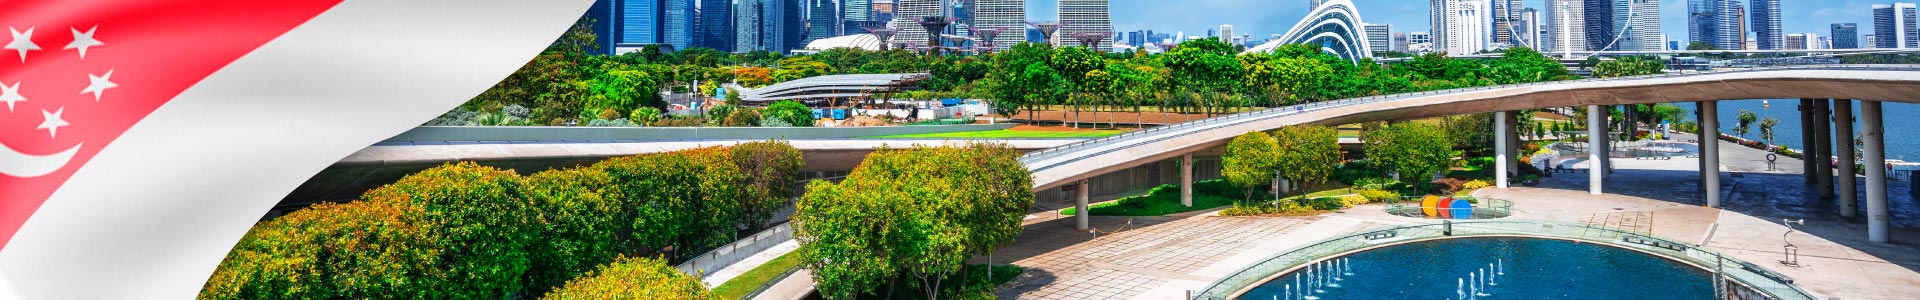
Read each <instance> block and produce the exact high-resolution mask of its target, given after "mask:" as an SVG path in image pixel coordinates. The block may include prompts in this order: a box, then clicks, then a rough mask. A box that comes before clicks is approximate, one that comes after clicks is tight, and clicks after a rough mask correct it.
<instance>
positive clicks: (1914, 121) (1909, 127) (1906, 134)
mask: <svg viewBox="0 0 1920 300" xmlns="http://www.w3.org/2000/svg"><path fill="white" fill-rule="evenodd" d="M1763 101H1764V102H1763ZM1766 104H1771V106H1770V107H1769V105H1766ZM1799 105H1800V100H1799V99H1772V100H1734V101H1720V131H1721V132H1725V133H1727V134H1733V127H1734V126H1736V125H1737V124H1739V123H1738V121H1739V118H1740V110H1747V111H1752V112H1753V113H1754V114H1755V115H1757V116H1758V117H1760V118H1761V119H1765V118H1767V117H1773V118H1775V119H1779V120H1780V124H1779V125H1774V128H1773V130H1774V135H1775V136H1774V137H1773V143H1774V144H1776V145H1785V146H1787V147H1789V148H1794V149H1805V148H1806V147H1802V146H1801V144H1800V111H1799V110H1798V109H1799ZM1680 106H1681V107H1685V108H1687V109H1689V110H1692V109H1695V108H1696V107H1695V106H1694V104H1693V103H1684V104H1680ZM1853 110H1854V116H1855V118H1859V111H1860V102H1859V101H1855V102H1854V105H1853ZM1881 115H1882V116H1883V117H1884V119H1885V126H1886V129H1887V135H1886V136H1887V158H1888V159H1898V160H1905V161H1920V105H1915V104H1906V103H1893V102H1886V104H1884V105H1882V111H1881ZM1759 123H1760V122H1759V121H1755V122H1754V124H1753V125H1752V126H1751V130H1750V131H1748V132H1747V135H1746V138H1749V139H1755V140H1758V139H1760V124H1759ZM1854 125H1855V126H1854V128H1855V130H1854V134H1855V135H1858V134H1859V133H1860V131H1859V130H1858V129H1859V127H1860V126H1859V124H1858V123H1857V122H1856V123H1855V124H1854Z"/></svg>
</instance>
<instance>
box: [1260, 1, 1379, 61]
mask: <svg viewBox="0 0 1920 300" xmlns="http://www.w3.org/2000/svg"><path fill="white" fill-rule="evenodd" d="M1363 24H1366V22H1362V21H1361V20H1360V9H1358V8H1355V7H1354V6H1353V1H1351V0H1331V1H1327V2H1326V3H1323V4H1320V6H1319V7H1315V8H1313V12H1312V13H1308V14H1307V17H1306V18H1304V19H1300V23H1297V24H1294V25H1293V29H1292V30H1288V31H1287V34H1285V35H1281V36H1280V39H1276V40H1272V41H1268V42H1267V43H1266V44H1260V46H1255V47H1253V48H1248V49H1247V52H1273V50H1275V49H1279V48H1280V46H1282V45H1286V44H1309V45H1318V46H1320V50H1321V51H1326V52H1327V53H1332V54H1333V55H1334V56H1339V57H1340V58H1343V59H1346V60H1351V61H1359V60H1360V59H1362V58H1373V52H1372V51H1371V50H1370V49H1372V48H1370V47H1369V45H1368V44H1367V30H1366V27H1363Z"/></svg>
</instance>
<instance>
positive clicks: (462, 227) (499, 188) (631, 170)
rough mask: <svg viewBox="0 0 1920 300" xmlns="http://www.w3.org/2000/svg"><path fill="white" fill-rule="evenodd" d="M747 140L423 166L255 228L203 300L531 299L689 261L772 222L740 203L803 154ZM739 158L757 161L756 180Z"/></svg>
mask: <svg viewBox="0 0 1920 300" xmlns="http://www.w3.org/2000/svg"><path fill="white" fill-rule="evenodd" d="M749 145H751V146H744V147H743V148H748V149H745V150H742V149H730V148H725V147H714V148H701V149H693V150H686V151H680V152H673V153H662V154H649V155H639V156H631V157H622V158H614V159H609V160H607V161H604V162H602V163H599V164H595V165H591V166H585V167H578V168H572V169H564V170H550V171H545V172H541V173H538V174H534V175H532V176H525V177H522V176H519V175H518V174H516V173H514V172H512V171H509V170H501V169H496V168H492V167H485V166H480V165H478V164H475V163H472V162H460V163H450V164H446V165H443V166H440V167H436V168H432V169H428V170H425V171H421V172H418V173H414V174H411V175H407V176H406V177H404V178H402V179H400V180H399V181H397V182H395V183H393V184H389V185H387V186H383V187H380V188H377V189H374V190H372V191H368V192H367V193H366V194H364V195H362V197H361V199H362V200H360V201H353V202H348V203H337V204H336V203H327V204H319V205H315V206H313V207H309V208H307V209H303V210H300V211H296V212H293V213H290V214H288V215H286V216H282V217H280V218H277V219H274V220H270V221H266V222H262V223H260V224H257V225H255V227H254V228H253V229H252V230H251V231H249V232H248V233H247V235H246V236H245V237H243V238H242V239H241V241H240V242H239V243H238V244H236V246H235V247H234V250H233V252H231V253H229V254H228V256H227V258H226V260H225V261H223V262H222V263H221V265H220V268H219V269H217V270H216V271H215V273H214V275H213V276H212V277H211V278H209V279H208V281H207V285H206V287H205V288H204V289H203V290H202V291H201V295H200V298H202V299H501V298H531V297H533V296H537V295H541V294H543V293H544V292H545V291H547V290H549V289H551V288H553V287H554V286H557V285H560V284H561V283H563V282H566V281H567V280H569V279H570V278H573V277H575V276H576V275H579V274H582V273H585V272H588V271H589V270H591V269H592V268H594V267H596V266H600V265H603V264H606V263H608V262H612V261H614V260H615V258H617V257H619V256H621V255H626V256H658V255H661V254H669V253H670V254H673V255H676V256H680V257H691V256H694V255H698V254H700V253H702V252H705V251H707V250H710V249H713V248H714V247H717V246H719V245H722V244H725V243H727V242H731V241H732V237H734V236H737V235H739V234H740V233H741V231H742V230H744V229H743V228H748V227H751V226H749V225H747V224H764V223H765V222H766V220H765V217H758V218H757V219H756V218H741V217H740V216H738V215H737V214H736V213H735V211H737V210H739V208H740V205H742V203H743V202H754V203H774V204H776V205H777V204H779V203H784V202H781V201H784V199H785V198H781V199H780V200H778V201H774V200H769V199H771V198H777V197H789V196H790V195H791V193H792V192H791V188H790V187H792V186H793V185H794V182H793V180H797V178H798V175H797V173H796V172H797V170H798V169H799V167H800V165H801V162H800V156H799V155H798V150H796V149H793V148H792V146H790V145H786V144H785V143H777V142H770V143H749ZM736 152H739V153H748V154H750V155H752V157H753V158H754V159H753V160H752V161H753V162H754V163H753V164H748V165H747V166H746V167H745V169H746V170H752V171H751V172H743V171H742V170H743V167H742V165H741V164H739V163H738V162H736V161H735V160H734V153H736ZM747 173H752V174H760V175H763V176H760V177H754V178H749V177H748V176H746V175H745V174H747ZM750 179H751V180H750ZM755 186H758V187H755ZM767 187H789V188H788V189H786V190H781V189H775V188H767ZM753 191H758V192H753ZM749 193H758V194H756V195H760V196H759V197H762V198H754V197H747V195H748V194H749ZM763 205H764V204H763ZM670 246H671V247H672V248H668V247H670ZM667 249H673V250H674V251H673V252H666V250H667ZM666 261H667V262H670V261H671V258H669V259H668V260H666Z"/></svg>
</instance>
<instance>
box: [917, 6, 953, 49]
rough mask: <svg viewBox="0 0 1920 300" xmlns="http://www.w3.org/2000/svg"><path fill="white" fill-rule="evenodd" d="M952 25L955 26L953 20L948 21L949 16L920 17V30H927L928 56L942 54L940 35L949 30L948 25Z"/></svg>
mask: <svg viewBox="0 0 1920 300" xmlns="http://www.w3.org/2000/svg"><path fill="white" fill-rule="evenodd" d="M951 24H953V20H951V19H947V16H925V17H920V28H925V29H926V30H927V45H928V48H927V52H928V53H927V54H934V55H937V54H940V53H939V52H940V34H939V33H940V32H943V31H945V30H947V25H951Z"/></svg>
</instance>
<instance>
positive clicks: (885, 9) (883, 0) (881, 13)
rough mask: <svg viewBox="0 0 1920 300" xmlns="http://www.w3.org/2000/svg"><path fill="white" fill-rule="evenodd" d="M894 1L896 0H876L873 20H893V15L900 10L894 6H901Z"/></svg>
mask: <svg viewBox="0 0 1920 300" xmlns="http://www.w3.org/2000/svg"><path fill="white" fill-rule="evenodd" d="M893 1H894V0H874V1H873V21H875V22H881V23H887V22H892V21H893V16H894V15H895V14H896V13H897V12H898V10H895V9H894V8H895V7H899V6H898V5H895V3H893Z"/></svg>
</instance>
